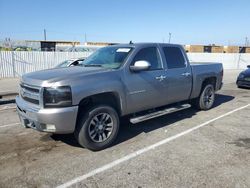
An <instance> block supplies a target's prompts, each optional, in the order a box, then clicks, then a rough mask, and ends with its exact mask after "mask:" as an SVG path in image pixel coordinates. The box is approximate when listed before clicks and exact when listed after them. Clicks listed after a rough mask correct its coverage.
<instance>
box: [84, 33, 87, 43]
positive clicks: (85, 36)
mask: <svg viewBox="0 0 250 188" xmlns="http://www.w3.org/2000/svg"><path fill="white" fill-rule="evenodd" d="M84 38H85V44H87V34H86V33H85V34H84Z"/></svg>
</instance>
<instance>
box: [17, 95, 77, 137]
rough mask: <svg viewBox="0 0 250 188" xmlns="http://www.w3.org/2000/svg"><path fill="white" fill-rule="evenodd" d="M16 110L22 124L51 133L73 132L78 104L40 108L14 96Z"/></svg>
mask: <svg viewBox="0 0 250 188" xmlns="http://www.w3.org/2000/svg"><path fill="white" fill-rule="evenodd" d="M16 104H17V112H18V115H19V118H20V121H21V123H22V125H23V126H25V127H30V128H33V129H36V130H38V131H44V132H52V133H61V134H63V133H73V132H74V130H75V124H76V119H77V112H78V106H72V107H66V108H51V109H48V108H47V109H42V108H40V107H39V106H35V105H33V104H31V103H28V102H26V101H24V100H23V99H22V98H21V97H19V96H17V97H16Z"/></svg>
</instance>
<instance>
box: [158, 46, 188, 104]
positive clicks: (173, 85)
mask: <svg viewBox="0 0 250 188" xmlns="http://www.w3.org/2000/svg"><path fill="white" fill-rule="evenodd" d="M162 51H163V54H164V56H165V57H164V60H165V62H166V65H167V68H166V76H167V77H166V82H167V85H168V89H167V90H166V96H167V99H168V103H175V102H180V101H183V100H187V99H189V97H190V93H191V89H192V72H191V67H190V65H189V63H188V62H187V59H186V57H185V55H184V52H183V49H182V48H181V47H180V46H178V45H176V46H172V45H171V46H170V45H165V46H164V45H163V46H162Z"/></svg>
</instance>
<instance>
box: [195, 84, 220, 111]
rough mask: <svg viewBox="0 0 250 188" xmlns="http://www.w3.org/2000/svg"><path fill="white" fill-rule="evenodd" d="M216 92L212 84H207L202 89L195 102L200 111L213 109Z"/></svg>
mask: <svg viewBox="0 0 250 188" xmlns="http://www.w3.org/2000/svg"><path fill="white" fill-rule="evenodd" d="M214 100H215V91H214V86H213V85H212V84H207V85H205V86H204V87H203V88H202V91H201V94H200V96H199V97H198V98H197V99H196V100H195V101H194V103H195V106H196V107H197V108H198V109H199V110H209V109H211V108H212V107H213V104H214Z"/></svg>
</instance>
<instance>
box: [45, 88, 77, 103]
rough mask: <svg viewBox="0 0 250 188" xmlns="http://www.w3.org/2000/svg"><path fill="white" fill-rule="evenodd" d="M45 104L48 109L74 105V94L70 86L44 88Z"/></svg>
mask: <svg viewBox="0 0 250 188" xmlns="http://www.w3.org/2000/svg"><path fill="white" fill-rule="evenodd" d="M43 103H44V107H45V108H46V107H47V108H55V107H68V106H71V105H72V94H71V88H70V87H69V86H60V87H56V88H44V92H43Z"/></svg>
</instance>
